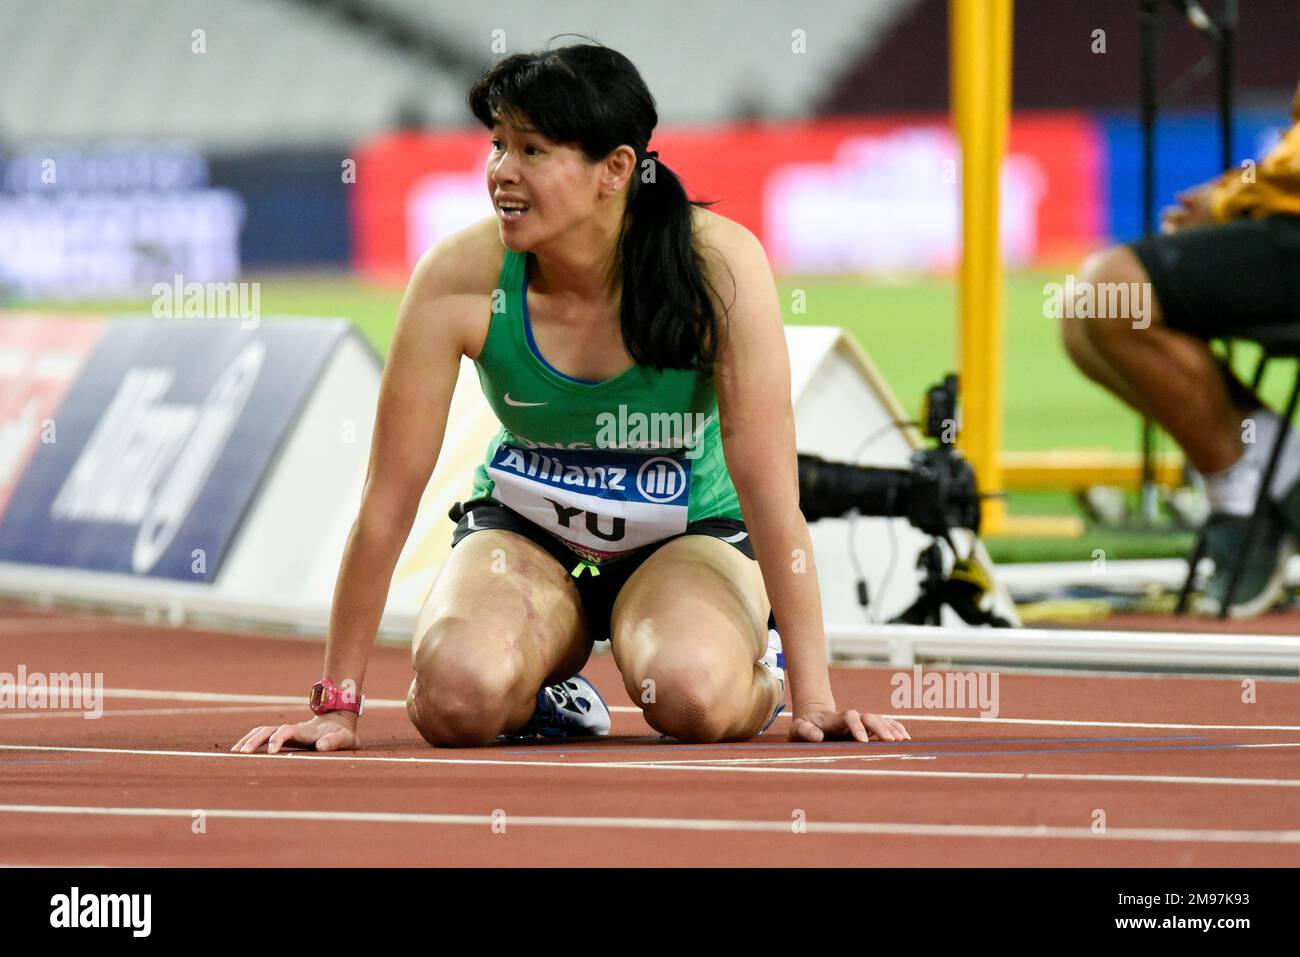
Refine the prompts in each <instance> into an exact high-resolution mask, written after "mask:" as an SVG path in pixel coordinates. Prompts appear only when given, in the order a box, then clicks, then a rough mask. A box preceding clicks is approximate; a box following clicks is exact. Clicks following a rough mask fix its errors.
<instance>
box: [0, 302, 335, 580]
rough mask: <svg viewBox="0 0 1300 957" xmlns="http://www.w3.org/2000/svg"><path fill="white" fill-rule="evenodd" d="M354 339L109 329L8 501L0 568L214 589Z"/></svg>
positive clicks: (279, 326) (135, 325)
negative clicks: (342, 347) (306, 408)
mask: <svg viewBox="0 0 1300 957" xmlns="http://www.w3.org/2000/svg"><path fill="white" fill-rule="evenodd" d="M347 330H348V323H347V322H346V321H344V320H329V321H322V320H302V321H299V320H285V321H263V322H260V323H258V324H257V325H256V326H255V327H253V328H245V327H243V326H241V324H240V323H237V322H232V321H229V320H220V319H217V320H203V319H198V320H185V319H166V320H156V319H130V318H122V319H115V320H113V321H112V322H110V323H109V326H108V329H107V330H106V331H105V333H104V335H103V337H102V338H101V339H100V340H99V342H98V344H97V345H96V346H95V349H94V351H93V352H92V353H91V355H90V357H89V359H87V361H86V363H85V365H84V366H83V368H82V370H81V374H80V375H79V376H78V377H77V380H76V382H75V383H74V384H73V386H72V388H71V389H70V390H69V391H68V393H67V396H66V398H65V399H64V401H63V404H62V405H61V407H60V408H59V411H58V414H57V416H56V418H55V427H56V430H57V431H56V433H55V435H56V439H55V441H53V442H50V443H47V444H43V445H42V446H41V447H40V448H39V449H38V450H37V452H36V454H35V455H34V456H33V457H32V459H31V461H30V462H29V463H28V465H27V468H26V470H25V471H24V473H23V476H22V478H21V480H20V481H19V484H18V486H17V488H16V489H15V490H14V492H13V495H12V497H11V499H10V502H9V507H8V508H7V509H6V511H5V514H4V520H3V523H2V524H0V561H7V562H27V563H33V564H41V565H57V566H63V567H73V568H83V569H93V570H99V571H107V572H122V573H127V574H134V575H142V576H153V577H159V578H170V579H179V580H184V581H211V580H213V578H214V576H215V575H216V573H217V570H218V569H219V567H220V565H221V560H222V557H223V556H224V554H225V552H226V549H227V547H228V546H229V544H230V542H231V540H232V539H233V537H234V535H235V533H236V531H237V530H238V528H239V524H240V521H241V519H242V518H243V516H244V514H245V512H246V511H247V510H248V507H249V506H250V504H251V503H252V501H253V498H254V496H255V494H256V492H257V487H258V484H259V483H260V482H261V480H262V478H263V476H264V475H265V474H266V472H267V469H268V467H269V466H270V464H271V463H272V461H273V459H274V456H275V454H276V451H277V449H278V448H280V446H281V445H282V443H283V442H284V441H285V440H286V439H287V438H288V435H289V434H290V432H291V430H292V426H293V423H294V420H295V417H296V416H297V414H298V412H299V411H300V410H301V408H302V407H303V405H304V403H305V402H306V400H307V398H308V397H309V396H310V394H311V391H312V388H313V386H314V385H315V383H316V382H317V380H318V379H319V378H320V376H321V373H322V371H323V370H324V368H325V364H326V362H327V360H328V359H329V356H330V355H331V353H332V352H333V350H334V349H335V347H336V346H337V345H338V343H339V342H340V341H341V340H342V338H343V337H344V336H345V335H346V334H347Z"/></svg>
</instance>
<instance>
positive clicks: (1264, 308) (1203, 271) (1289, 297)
mask: <svg viewBox="0 0 1300 957" xmlns="http://www.w3.org/2000/svg"><path fill="white" fill-rule="evenodd" d="M1128 245H1129V247H1130V248H1131V249H1132V250H1133V252H1134V253H1135V254H1136V255H1137V257H1138V259H1139V260H1140V261H1141V262H1142V265H1143V267H1145V269H1146V271H1147V275H1148V276H1150V278H1151V287H1152V290H1153V291H1154V293H1155V297H1156V302H1158V303H1159V305H1160V310H1161V313H1162V314H1163V315H1164V319H1165V324H1166V325H1168V326H1169V327H1170V328H1171V329H1177V330H1178V331H1179V332H1185V333H1187V334H1188V335H1192V336H1196V337H1197V338H1199V339H1212V338H1215V337H1216V336H1232V335H1235V330H1238V329H1242V328H1245V327H1254V328H1256V329H1260V328H1267V327H1271V326H1295V325H1296V324H1297V323H1300V216H1266V217H1264V218H1262V219H1234V220H1231V221H1229V222H1226V223H1215V224H1213V225H1207V226H1197V227H1195V228H1192V229H1188V230H1187V231H1186V232H1181V233H1173V234H1171V235H1159V236H1149V237H1147V238H1146V239H1140V240H1137V241H1135V242H1132V243H1129V244H1128Z"/></svg>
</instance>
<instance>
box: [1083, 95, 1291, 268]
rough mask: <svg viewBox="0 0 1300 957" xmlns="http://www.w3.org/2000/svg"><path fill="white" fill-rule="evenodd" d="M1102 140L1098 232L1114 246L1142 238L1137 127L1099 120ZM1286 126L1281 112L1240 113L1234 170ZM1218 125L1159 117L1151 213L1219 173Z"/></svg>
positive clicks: (1198, 116) (1126, 118)
mask: <svg viewBox="0 0 1300 957" xmlns="http://www.w3.org/2000/svg"><path fill="white" fill-rule="evenodd" d="M1098 119H1099V120H1100V121H1101V127H1102V131H1103V135H1104V136H1105V138H1106V163H1107V170H1106V172H1105V174H1104V175H1105V180H1104V185H1105V188H1106V193H1107V194H1108V200H1107V205H1106V209H1107V213H1108V217H1107V219H1108V222H1107V223H1106V224H1105V225H1104V226H1103V232H1105V233H1106V234H1107V235H1109V236H1110V237H1111V238H1112V239H1114V240H1115V241H1117V242H1129V241H1130V240H1134V239H1140V238H1141V236H1142V127H1141V125H1140V124H1139V123H1138V120H1137V118H1136V117H1134V116H1130V115H1113V114H1112V115H1107V116H1100V117H1098ZM1290 126H1291V118H1290V117H1289V116H1287V115H1286V114H1285V113H1283V112H1276V111H1273V112H1263V111H1245V110H1243V111H1240V112H1238V113H1237V114H1236V117H1235V119H1234V121H1233V124H1232V143H1233V150H1232V158H1233V165H1234V166H1238V167H1240V165H1241V163H1242V161H1243V160H1246V159H1253V160H1255V161H1256V162H1258V161H1259V160H1261V159H1263V158H1264V155H1265V154H1266V153H1268V152H1269V150H1271V149H1272V148H1273V146H1274V144H1275V143H1277V141H1278V139H1279V138H1280V136H1281V134H1282V133H1285V132H1286V130H1287V129H1288V128H1289V127H1290ZM1221 152H1222V147H1221V145H1220V142H1219V121H1218V118H1217V117H1216V116H1215V115H1214V114H1213V113H1202V112H1198V113H1167V114H1161V116H1160V118H1159V121H1158V123H1157V125H1156V161H1155V170H1156V208H1155V217H1156V218H1155V227H1156V228H1157V229H1159V227H1160V211H1161V210H1162V209H1163V208H1164V207H1166V206H1171V205H1173V204H1174V202H1175V197H1176V196H1177V195H1178V193H1180V192H1182V191H1183V190H1185V189H1188V188H1189V187H1192V186H1196V185H1198V184H1200V183H1203V182H1205V181H1206V180H1208V179H1212V178H1214V177H1215V176H1218V175H1219V174H1220V173H1222V172H1223V170H1222V169H1220V160H1221V158H1222V157H1221V155H1220V154H1221Z"/></svg>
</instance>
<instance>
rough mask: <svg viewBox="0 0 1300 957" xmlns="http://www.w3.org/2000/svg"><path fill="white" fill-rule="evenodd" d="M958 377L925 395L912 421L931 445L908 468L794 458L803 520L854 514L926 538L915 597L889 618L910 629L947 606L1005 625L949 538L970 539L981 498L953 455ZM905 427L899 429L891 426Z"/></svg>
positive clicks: (932, 620) (861, 594) (975, 566)
mask: <svg viewBox="0 0 1300 957" xmlns="http://www.w3.org/2000/svg"><path fill="white" fill-rule="evenodd" d="M958 414H959V413H958V404H957V377H956V376H955V375H949V376H947V377H946V378H945V379H944V380H943V382H941V383H940V384H939V385H936V386H933V387H931V388H930V389H928V390H927V391H926V394H925V408H924V412H923V414H922V416H921V419H922V421H921V422H920V423H918V424H919V425H920V427H921V428H922V430H923V431H924V433H925V434H926V436H928V437H929V438H931V439H933V440H935V442H936V443H937V444H936V445H935V446H933V447H931V448H927V449H918V450H917V451H915V452H913V453H912V456H911V461H910V468H905V469H898V468H878V467H874V466H867V465H853V464H851V463H848V462H828V461H826V460H825V459H823V458H820V457H819V456H816V455H805V454H800V455H799V510H800V511H801V512H803V515H804V518H805V519H806V520H807V521H810V522H813V521H816V520H818V519H821V518H836V517H839V516H842V515H846V514H848V513H849V512H853V511H856V512H857V513H858V514H859V515H870V516H878V517H883V518H905V519H907V520H908V522H910V523H911V524H912V525H913V526H915V527H916V528H918V529H920V530H921V531H922V532H925V533H926V534H928V535H931V536H933V541H932V542H931V543H930V544H929V545H928V546H927V547H926V548H925V549H924V550H922V552H921V554H920V555H919V556H918V558H917V568H918V570H919V571H920V572H921V581H920V594H919V595H918V597H917V599H916V601H915V602H913V603H912V605H911V606H910V607H909V608H907V609H905V610H904V611H902V612H901V613H900V614H899V615H898V616H897V617H895V618H894V619H893V621H895V622H901V623H904V624H915V625H937V624H939V621H940V612H941V610H942V608H943V607H944V606H945V605H946V606H948V607H950V608H952V609H953V610H954V611H955V612H956V613H957V614H958V615H959V616H961V618H962V620H963V621H965V622H967V623H969V624H973V625H992V626H994V627H1001V628H1006V627H1010V626H1011V622H1010V621H1008V620H1007V619H1005V618H1002V617H1001V616H999V615H997V614H995V613H994V611H993V608H992V589H993V585H992V578H991V577H990V575H989V573H988V570H987V569H985V568H984V566H983V565H981V564H980V562H979V560H978V559H977V558H976V555H975V550H974V547H973V546H972V548H971V550H970V553H969V554H967V555H966V556H965V557H963V556H962V555H961V553H960V551H958V549H957V545H956V543H955V542H954V541H953V538H952V530H953V529H955V528H964V529H968V530H969V531H970V532H972V533H973V534H974V535H978V534H979V528H980V493H979V486H978V484H977V483H976V481H975V470H974V468H973V467H972V466H971V464H970V462H969V461H967V460H966V458H965V457H964V456H963V455H962V454H961V452H959V451H958V450H957V433H958V432H959V431H960V421H959V418H958ZM897 424H898V425H904V424H906V423H897ZM940 542H946V543H947V545H948V547H949V548H950V549H951V550H952V553H953V557H954V561H953V565H952V570H951V572H949V573H948V574H946V575H945V572H944V558H943V549H942V547H941V545H940ZM858 601H859V603H860V604H862V605H864V606H865V605H866V604H867V603H868V594H867V583H866V580H865V579H859V580H858Z"/></svg>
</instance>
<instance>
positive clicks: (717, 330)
mask: <svg viewBox="0 0 1300 957" xmlns="http://www.w3.org/2000/svg"><path fill="white" fill-rule="evenodd" d="M469 105H470V108H471V110H472V111H473V113H474V115H475V117H477V118H478V119H479V121H481V122H482V123H483V125H484V126H485V127H487V128H488V130H489V131H490V132H491V137H492V141H491V147H492V149H491V154H490V156H489V158H488V161H487V187H488V192H489V194H490V195H491V198H492V202H493V206H494V208H495V215H493V216H492V217H490V218H487V219H484V220H483V221H481V222H479V223H476V224H475V225H473V226H470V227H468V228H466V229H464V230H462V231H460V232H458V233H456V234H454V235H452V236H450V237H448V238H446V239H444V240H442V241H441V242H439V243H437V244H436V245H435V246H434V247H433V248H431V249H430V250H429V251H428V252H426V253H425V254H424V256H423V257H422V258H421V260H420V262H419V263H418V265H417V266H416V268H415V271H414V274H413V275H412V278H411V281H410V284H409V286H408V288H407V290H406V295H405V297H404V299H403V301H402V305H401V309H400V312H399V315H398V321H397V328H396V332H395V334H394V338H393V343H392V348H391V352H390V354H389V357H388V361H387V364H386V366H385V368H384V374H383V380H382V385H381V390H380V397H379V407H378V412H377V416H376V421H375V431H374V439H373V443H372V447H371V452H370V463H369V472H368V474H367V478H366V483H365V488H364V491H363V494H362V502H361V507H360V512H359V514H358V517H357V520H356V522H355V524H354V525H353V528H352V531H351V534H350V537H349V539H348V543H347V548H346V550H345V552H344V556H343V562H342V567H341V569H340V572H339V577H338V582H337V586H336V591H335V596H334V604H333V610H332V614H331V620H330V627H329V637H328V640H327V643H326V651H325V666H324V677H323V678H322V680H321V681H320V682H319V683H317V685H316V686H315V687H314V688H313V689H312V693H311V699H310V703H311V707H312V710H313V711H314V712H315V716H314V717H312V718H311V719H310V720H307V721H303V722H301V723H299V724H286V725H283V726H280V727H278V728H277V727H274V726H266V727H259V728H255V729H253V730H252V731H250V732H249V733H248V734H246V735H245V736H244V737H243V738H242V739H241V740H240V741H239V742H238V743H237V744H236V745H235V746H234V748H233V749H232V750H236V751H243V752H251V751H256V750H257V749H259V748H260V747H261V746H262V745H264V744H265V745H267V750H268V751H269V752H272V753H274V752H277V751H279V750H281V749H282V748H283V747H285V746H286V745H291V746H299V747H314V748H315V749H316V750H318V751H332V750H336V749H343V748H354V747H357V746H358V741H357V734H356V729H357V718H358V712H359V710H360V703H361V699H360V689H361V686H362V683H363V680H364V677H365V670H366V662H367V659H368V657H369V654H370V648H371V645H372V643H373V640H374V636H375V633H376V631H377V629H378V624H379V619H380V616H381V614H382V612H383V608H384V604H385V600H386V598H387V594H388V587H389V583H390V581H391V578H392V573H393V569H394V567H395V565H396V562H397V558H398V555H399V553H400V552H401V550H402V547H403V545H404V543H405V541H406V539H407V536H408V534H409V532H410V529H411V526H412V523H413V522H414V519H415V513H416V508H417V506H418V504H419V501H420V498H421V494H422V493H423V492H424V489H425V486H426V485H427V484H428V481H429V477H430V475H431V473H432V471H433V468H434V465H435V463H436V461H437V457H438V453H439V451H440V448H441V445H442V440H443V435H444V430H445V427H446V423H447V415H448V408H449V405H450V402H451V396H452V390H453V387H454V386H455V384H456V378H457V373H458V370H459V367H460V361H461V356H469V357H470V358H471V359H473V360H474V362H475V363H476V366H477V370H478V375H479V380H480V383H481V384H482V387H483V391H484V394H485V395H486V397H487V400H488V402H489V403H490V404H491V406H492V408H493V410H494V411H495V412H496V414H497V417H498V418H499V419H500V421H501V424H502V428H501V430H500V431H499V432H498V433H497V434H496V436H494V438H493V439H492V441H491V443H490V444H489V447H488V450H487V454H486V457H485V460H484V462H483V464H482V465H480V466H479V467H478V469H477V470H476V473H475V482H474V490H473V493H472V495H471V497H470V498H469V499H467V500H465V501H464V502H458V503H457V504H456V505H455V506H454V507H453V508H452V511H451V516H450V517H451V518H452V520H455V521H457V522H458V524H457V526H456V530H455V532H454V534H453V548H452V550H451V553H450V555H449V557H448V559H447V561H446V563H445V564H444V565H443V567H442V569H441V571H440V572H439V574H438V576H437V579H436V581H435V582H434V585H433V588H432V590H431V592H430V593H429V596H428V599H427V600H426V602H425V604H424V607H423V608H422V610H421V612H420V615H419V618H418V624H417V626H416V630H415V634H414V636H413V646H412V663H413V665H414V669H415V678H414V681H413V682H412V684H411V689H410V694H409V696H408V701H407V710H408V713H409V715H410V718H411V721H412V722H413V723H414V724H415V726H416V728H418V729H419V731H420V734H421V735H423V736H424V738H425V739H426V740H427V741H429V743H431V744H434V745H451V746H473V745H485V744H488V743H490V742H492V741H494V740H496V739H497V738H498V737H500V736H502V735H507V736H508V735H529V734H535V733H539V732H540V733H542V734H547V735H583V734H601V733H605V732H607V731H608V729H609V712H608V708H607V707H606V706H605V704H604V702H603V701H602V700H601V699H600V696H599V694H598V693H597V692H596V691H595V689H594V688H593V687H592V686H591V685H590V683H589V682H587V681H586V680H585V679H584V678H582V676H580V675H578V671H579V669H580V668H581V667H582V666H583V664H584V663H585V662H586V661H587V658H588V655H589V654H590V653H591V650H592V645H593V642H595V641H603V640H609V641H610V642H611V645H612V650H613V655H614V660H615V662H616V664H617V666H618V669H619V671H620V672H621V674H622V678H623V684H624V687H625V688H626V689H627V692H628V694H629V695H630V696H631V698H632V700H633V701H634V702H636V703H637V704H638V705H639V706H640V707H641V708H642V710H643V712H644V715H645V719H646V721H647V722H648V723H649V724H650V726H651V727H653V728H655V729H656V730H658V731H659V732H661V733H662V734H664V735H667V736H670V737H672V738H676V739H677V740H680V741H687V742H712V741H741V740H746V739H749V738H751V737H753V736H754V735H756V734H759V733H761V732H762V731H763V730H764V729H766V727H767V726H768V725H770V724H771V723H772V721H773V720H774V719H775V717H776V715H777V713H778V712H779V711H780V710H781V707H782V701H783V699H784V690H785V671H784V670H783V665H784V668H785V669H788V674H789V683H790V690H791V699H792V709H793V715H792V721H791V724H790V730H789V735H790V738H791V739H792V740H796V741H812V742H816V741H822V740H824V739H829V738H853V739H856V740H858V741H867V740H868V739H869V738H872V737H875V738H879V739H883V740H891V741H892V740H900V739H906V738H908V737H910V736H909V735H908V733H907V732H906V731H905V730H904V729H903V727H902V725H900V724H899V723H898V722H896V721H894V720H892V719H889V718H886V717H883V716H880V715H875V714H867V713H861V712H858V711H855V710H853V709H851V708H849V709H841V708H840V706H839V705H838V704H837V703H836V701H835V696H834V695H833V694H832V692H831V685H830V678H829V672H828V669H827V666H826V645H825V635H824V632H823V624H822V608H821V599H820V595H819V592H818V586H817V571H816V566H815V565H814V562H813V555H812V544H811V540H810V537H809V534H808V526H807V524H806V523H805V521H804V519H803V516H802V515H801V514H800V512H799V487H798V477H797V467H796V455H795V434H794V414H793V410H792V408H791V402H790V368H789V353H788V351H787V348H786V342H785V335H784V329H783V325H782V319H781V309H780V306H779V304H778V300H777V292H776V287H775V284H774V281H773V278H772V273H771V269H770V267H769V265H768V262H767V258H766V256H765V254H764V252H763V248H762V246H761V245H760V244H759V242H758V240H757V239H756V238H755V237H754V235H753V234H752V233H750V232H749V231H748V230H746V229H745V228H743V227H741V226H739V225H737V224H736V223H734V222H731V221H730V220H728V219H726V218H724V217H722V216H719V215H717V214H715V213H712V212H710V211H708V210H707V209H705V208H704V205H705V204H702V203H694V202H691V201H690V200H688V198H687V195H686V193H685V191H684V189H683V187H682V184H681V182H680V181H679V180H678V178H677V176H676V175H675V174H674V173H673V172H672V171H671V170H670V169H669V168H668V167H667V166H666V165H665V164H664V163H663V162H662V161H660V160H659V159H658V155H657V153H654V152H648V151H647V146H648V144H649V141H650V134H651V131H652V130H653V129H654V127H655V125H656V123H657V122H658V115H657V113H656V110H655V104H654V99H653V98H652V96H651V95H650V92H649V90H648V89H647V88H646V86H645V83H644V82H643V80H642V79H641V76H640V74H639V73H638V71H637V69H636V67H634V66H633V65H632V63H631V62H630V61H629V60H628V59H627V58H626V57H624V56H623V55H621V54H619V53H617V52H615V51H614V50H611V49H609V48H607V47H603V46H599V45H586V44H583V45H576V46H566V47H561V48H557V49H553V50H550V51H546V52H542V53H537V54H517V55H513V56H509V57H506V58H505V59H503V60H501V61H500V62H499V63H497V64H496V65H494V66H493V67H491V68H490V69H489V70H488V71H487V72H486V73H485V74H484V75H483V76H482V77H481V78H480V79H479V80H478V81H477V82H476V83H475V85H474V86H473V88H472V89H471V90H470V92H469ZM769 598H770V605H769ZM776 623H779V626H780V632H779V635H778V633H777V631H776V630H775V628H774V627H773V626H774V625H775V624H776ZM782 643H784V658H785V661H784V662H783V661H782V660H781V659H782V655H781V652H782V648H781V644H782ZM539 689H540V690H539Z"/></svg>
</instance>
